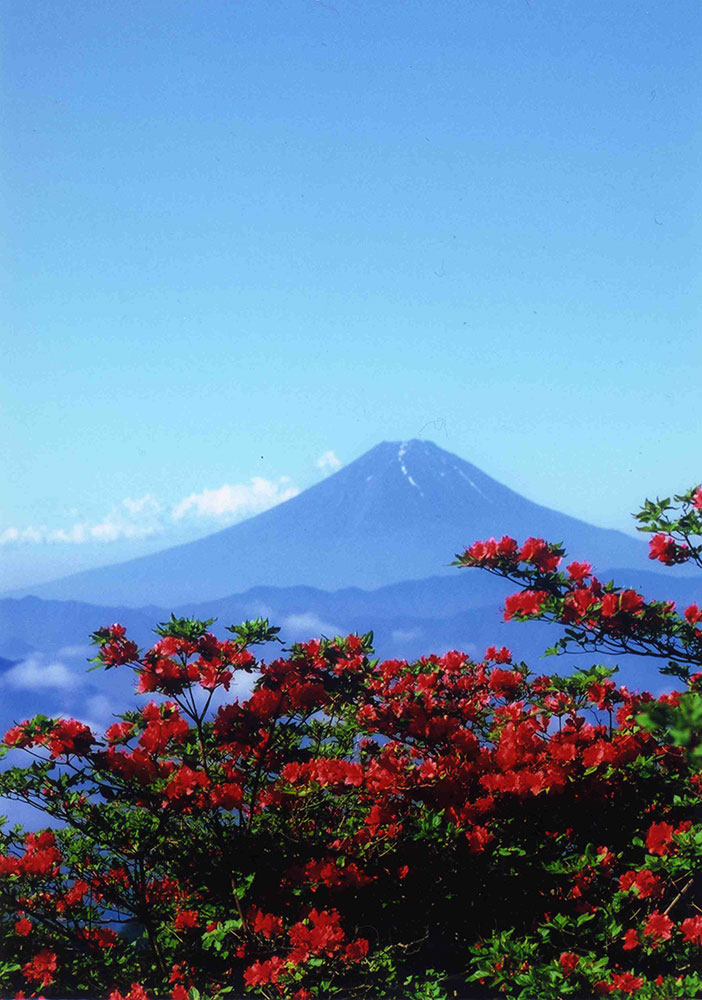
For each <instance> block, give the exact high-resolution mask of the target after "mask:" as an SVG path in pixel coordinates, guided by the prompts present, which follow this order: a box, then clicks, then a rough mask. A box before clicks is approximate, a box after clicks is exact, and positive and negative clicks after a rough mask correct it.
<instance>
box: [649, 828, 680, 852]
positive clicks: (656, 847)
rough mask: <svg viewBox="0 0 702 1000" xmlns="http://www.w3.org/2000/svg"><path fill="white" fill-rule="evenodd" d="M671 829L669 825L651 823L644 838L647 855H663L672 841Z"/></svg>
mask: <svg viewBox="0 0 702 1000" xmlns="http://www.w3.org/2000/svg"><path fill="white" fill-rule="evenodd" d="M673 832H674V831H673V827H672V826H671V825H670V823H653V824H652V825H651V827H650V829H649V831H648V834H647V836H646V847H647V849H648V853H649V854H658V855H664V854H667V853H668V847H669V845H670V842H671V840H672V839H673Z"/></svg>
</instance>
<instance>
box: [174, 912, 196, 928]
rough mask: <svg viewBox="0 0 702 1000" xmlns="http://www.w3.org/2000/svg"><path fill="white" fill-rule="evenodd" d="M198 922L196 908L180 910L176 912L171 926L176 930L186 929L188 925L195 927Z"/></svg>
mask: <svg viewBox="0 0 702 1000" xmlns="http://www.w3.org/2000/svg"><path fill="white" fill-rule="evenodd" d="M199 922H200V915H199V913H198V912H197V910H181V911H180V913H178V914H176V918H175V920H174V921H173V926H174V927H175V929H176V930H177V931H184V930H187V929H188V928H189V927H197V925H198V923H199Z"/></svg>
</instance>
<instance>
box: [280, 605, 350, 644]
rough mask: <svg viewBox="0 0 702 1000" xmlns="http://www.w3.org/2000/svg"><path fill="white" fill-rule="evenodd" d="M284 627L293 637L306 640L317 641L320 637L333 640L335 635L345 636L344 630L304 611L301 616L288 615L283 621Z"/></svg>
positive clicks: (314, 614) (312, 612)
mask: <svg viewBox="0 0 702 1000" xmlns="http://www.w3.org/2000/svg"><path fill="white" fill-rule="evenodd" d="M283 627H284V628H286V629H288V630H289V631H290V632H291V633H292V634H293V637H295V636H297V637H300V636H302V637H303V638H304V639H316V638H318V637H319V636H320V635H326V636H327V638H331V637H332V636H335V635H343V634H344V629H343V628H339V626H338V625H333V624H332V623H331V622H325V621H323V620H322V619H321V618H320V617H319V615H317V614H316V613H315V612H314V611H303V612H302V614H299V615H288V617H287V618H284V619H283Z"/></svg>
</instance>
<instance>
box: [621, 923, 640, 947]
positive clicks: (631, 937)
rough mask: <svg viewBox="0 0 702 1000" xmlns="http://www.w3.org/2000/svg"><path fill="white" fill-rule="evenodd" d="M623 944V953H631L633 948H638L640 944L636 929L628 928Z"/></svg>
mask: <svg viewBox="0 0 702 1000" xmlns="http://www.w3.org/2000/svg"><path fill="white" fill-rule="evenodd" d="M623 940H624V944H623V945H622V948H623V949H624V951H633V950H634V948H638V947H639V945H640V944H641V942H640V941H639V936H638V934H637V933H636V928H634V927H630V928H629V930H628V931H627V932H626V934H625V935H624V938H623Z"/></svg>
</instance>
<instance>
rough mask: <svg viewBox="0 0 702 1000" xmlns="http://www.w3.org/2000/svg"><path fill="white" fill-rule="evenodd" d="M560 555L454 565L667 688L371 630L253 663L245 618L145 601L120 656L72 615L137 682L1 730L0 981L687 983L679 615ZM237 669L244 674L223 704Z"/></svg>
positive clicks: (694, 986)
mask: <svg viewBox="0 0 702 1000" xmlns="http://www.w3.org/2000/svg"><path fill="white" fill-rule="evenodd" d="M698 495H699V496H700V497H702V494H700V491H697V493H695V492H694V491H691V492H690V494H689V496H688V495H684V497H683V499H682V500H680V498H676V499H678V500H680V502H681V503H683V504H687V507H688V509H687V510H684V511H683V515H684V516H687V515H688V514H689V515H690V516H691V517H692V518H696V517H698V516H699V515H697V514H696V513H695V511H697V510H698V509H699V507H700V505H698V504H697V501H696V499H695V498H696V497H697V496H698ZM669 509H670V508H669ZM690 510H692V513H690ZM658 516H659V517H660V516H662V512H659V515H658ZM646 524H647V527H650V526H653V527H656V518H655V517H654V516H653V515H651V519H650V521H648V522H646ZM694 528H702V524H698V523H697V522H696V521H695V522H694V523H691V522H689V519H688V522H686V529H687V538H688V540H687V541H685V540H684V539H683V540H682V542H680V543H679V544H681V545H682V544H685V545H687V551H688V552H690V553H691V555H690V556H689V557H686V558H697V557H698V555H699V553H698V551H696V550H695V548H694V546H693V545H692V544H691V540H690V539H691V535H692V534H693V531H692V529H694ZM668 532H669V536H670V537H673V538H674V534H673V532H674V526H673V527H672V528H670V529H668ZM661 533H662V532H659V531H656V535H655V537H654V539H653V542H654V543H655V544H654V547H653V549H652V552H653V553H659V552H660V553H664V554H666V560H667V561H670V560H672V557H673V554H674V553H677V551H678V550H677V549H676V550H672V549H666V548H665V547H664V546H661V544H660V542H659V541H656V538H657V536H658V535H659V534H661ZM701 533H702V532H701ZM666 537H668V535H666ZM676 544H678V542H676ZM563 555H564V553H563V550H562V549H561V548H560V547H559V546H555V545H550V544H547V543H546V542H544V541H542V540H540V539H529V540H527V541H526V542H525V543H523V544H521V545H519V544H518V543H517V542H516V541H515V540H513V539H510V538H503V539H502V540H501V541H500V542H496V541H494V540H492V539H491V540H490V541H488V542H479V543H475V544H474V545H472V546H471V547H470V548H469V549H468V550H467V551H466V552H465V553H464V554H463V555H462V556H460V557H458V563H459V564H460V565H462V566H477V567H482V568H485V569H488V570H490V571H492V572H496V573H499V574H501V575H503V576H506V577H508V578H509V579H512V580H514V581H515V582H516V583H517V584H518V585H519V587H520V588H521V589H520V591H519V593H518V594H516V595H515V596H514V597H512V598H508V600H507V602H506V605H505V616H506V617H514V618H517V619H525V618H533V617H540V618H544V619H546V620H553V621H556V622H559V623H561V624H563V625H565V626H566V629H567V631H566V637H565V639H564V640H563V642H562V643H559V644H557V646H558V648H559V649H560V648H561V647H562V648H568V644H571V645H572V644H576V645H578V646H580V647H581V648H583V647H584V648H588V649H600V648H602V649H607V650H610V651H611V650H613V649H614V650H619V651H621V652H630V651H636V652H644V653H649V654H650V655H654V656H660V657H664V658H665V659H667V660H668V661H669V662H672V663H673V665H674V666H669V667H668V669H669V670H670V671H673V670H674V672H675V673H676V675H677V676H678V677H680V678H685V680H686V684H687V688H686V691H684V692H681V691H679V692H674V693H672V694H668V695H663V696H661V697H659V698H657V699H654V698H653V697H652V696H651V695H650V694H647V693H645V692H640V693H637V692H632V691H628V690H627V689H626V688H624V687H622V686H621V685H617V684H616V683H615V681H614V680H612V677H613V675H614V671H613V670H610V669H606V668H604V667H602V666H597V665H596V666H592V667H590V668H589V669H585V670H579V671H577V672H576V673H574V674H573V675H572V676H568V677H562V676H559V675H557V674H551V675H539V676H535V675H534V674H532V673H531V672H530V671H529V669H528V667H527V666H526V664H524V663H520V662H516V661H515V660H514V659H513V657H512V655H511V653H510V652H509V650H507V649H505V648H501V649H497V648H495V647H491V648H490V649H488V650H487V651H486V652H485V655H484V656H483V657H482V658H481V659H477V660H476V659H471V658H469V657H467V656H466V655H465V654H464V653H461V652H458V651H451V652H448V653H446V654H444V655H442V656H427V657H422V658H421V659H419V660H418V661H416V662H407V661H403V660H386V661H383V662H379V661H378V660H377V659H375V658H373V655H372V652H373V651H372V634H371V633H368V634H367V635H363V636H358V635H350V636H346V637H337V638H334V639H320V640H312V641H310V642H306V643H301V644H296V645H293V646H292V647H291V648H290V649H289V650H288V651H287V653H286V655H281V656H280V657H279V658H276V659H273V660H272V661H269V662H263V661H261V660H259V659H256V658H255V656H254V654H253V652H252V649H253V648H254V647H255V646H256V645H257V644H259V643H262V642H271V641H273V640H275V639H276V638H277V636H276V633H277V631H278V630H277V629H274V628H271V627H270V626H269V624H268V622H267V621H263V620H257V621H254V622H248V623H245V624H244V625H240V626H236V627H232V629H231V630H230V632H231V636H232V637H231V638H230V639H228V640H224V641H223V640H220V639H217V638H216V637H215V636H214V635H213V634H212V633H211V632H210V631H209V627H210V626H211V625H212V621H197V620H195V619H176V618H173V617H172V618H171V621H169V622H167V623H162V624H161V625H160V626H159V627H158V628H157V629H156V632H157V641H156V643H155V645H153V646H152V648H151V649H149V650H147V651H145V652H140V651H139V650H138V649H137V647H136V645H135V644H134V643H133V642H132V641H131V640H129V639H128V638H127V636H126V635H125V630H124V629H123V628H122V627H121V626H120V625H117V624H115V625H111V626H108V627H105V628H101V629H99V630H98V631H97V632H95V633H94V635H93V640H94V642H95V643H96V645H97V656H96V658H95V665H96V666H102V667H104V668H106V669H108V670H112V669H119V670H125V669H131V670H132V671H133V672H134V674H135V678H136V682H137V692H138V693H139V694H140V695H142V696H144V700H145V702H146V703H145V704H143V705H142V706H141V707H140V708H136V709H134V710H132V711H129V712H126V713H125V714H124V715H123V716H122V717H121V720H120V721H118V722H116V723H115V724H114V725H112V726H111V727H110V728H109V729H108V730H107V732H106V733H105V735H104V737H101V736H99V735H98V734H95V733H92V732H91V731H90V729H89V728H88V727H87V726H85V725H83V724H82V723H80V722H78V721H76V720H66V719H58V720H57V719H49V718H46V717H43V716H37V717H36V718H34V719H32V720H27V721H25V722H22V723H20V724H18V725H16V726H14V727H13V728H12V729H11V730H10V731H9V732H8V733H7V734H6V735H5V737H4V749H5V751H7V750H14V751H22V752H23V755H24V760H22V761H21V762H20V763H18V764H17V765H16V766H14V767H11V768H9V769H8V770H6V771H5V772H4V773H2V775H0V792H1V793H2V794H4V795H5V796H7V797H8V798H10V799H16V800H19V801H23V802H29V803H32V804H34V805H36V806H38V807H39V808H40V809H42V810H44V811H45V812H46V813H47V814H48V815H50V816H51V817H53V818H54V819H55V820H57V821H60V825H59V826H58V827H57V828H55V829H47V830H44V831H41V832H38V833H25V832H24V831H22V830H21V829H12V830H5V831H4V832H3V833H2V834H1V835H0V904H1V905H0V935H1V937H0V941H1V942H2V951H0V954H2V956H3V957H2V959H0V982H1V983H2V986H3V988H4V989H5V990H6V991H10V990H12V991H17V995H18V996H21V995H24V994H30V995H32V996H36V995H37V994H38V992H39V991H42V994H43V995H45V996H49V995H51V991H53V995H55V996H60V995H63V996H65V995H67V994H72V995H78V994H85V995H89V996H96V997H107V996H109V997H110V1000H154V998H155V997H165V996H168V997H170V998H171V1000H198V997H203V996H205V995H206V996H207V997H225V996H227V995H228V994H232V993H233V994H234V995H239V994H241V993H243V992H246V991H248V992H249V993H251V995H252V996H260V997H265V998H278V997H281V998H294V1000H308V998H312V997H315V996H336V997H342V998H347V997H348V998H352V997H359V998H360V997H367V996H368V995H372V996H375V997H387V998H396V997H398V996H402V997H414V998H416V1000H420V998H425V1000H429V998H432V997H433V998H441V997H446V996H454V995H456V993H458V994H459V995H460V994H461V993H465V992H467V991H470V992H471V993H473V994H475V991H476V990H477V991H481V990H482V991H483V994H484V995H485V996H486V997H488V996H494V995H495V993H496V992H501V993H503V994H504V995H505V996H508V997H513V998H518V997H521V998H533V997H536V996H538V997H543V998H553V1000H556V998H560V997H567V996H573V997H584V996H592V995H597V996H605V995H609V996H612V997H614V998H621V997H627V996H631V995H635V996H637V997H645V998H654V997H655V998H681V997H695V996H702V977H701V976H700V974H699V970H700V967H701V966H702V909H701V906H702V886H701V885H700V879H699V874H698V872H699V868H700V859H701V858H702V823H701V822H700V818H701V817H700V797H701V795H702V773H700V771H699V769H698V768H697V767H696V764H697V763H698V762H699V759H700V750H699V748H700V739H699V728H696V722H695V718H696V717H695V714H694V713H695V711H696V709H695V705H697V704H698V701H697V699H699V692H700V691H701V690H702V684H701V683H700V681H701V680H702V674H700V672H699V671H697V672H695V671H696V668H697V666H698V665H699V666H702V631H701V630H700V629H699V628H698V623H697V620H696V619H695V614H694V613H692V612H690V609H687V610H686V611H685V612H684V613H683V615H678V613H677V612H676V611H675V608H674V607H673V606H672V604H670V603H668V604H661V603H657V602H646V601H645V600H644V599H643V598H642V597H641V596H640V595H638V594H636V593H635V592H634V591H632V590H621V589H618V588H616V587H615V586H614V585H613V584H601V583H600V582H599V581H597V580H596V578H595V577H594V576H593V574H592V570H591V567H589V566H588V565H587V564H584V563H571V564H570V565H568V566H567V568H566V572H565V573H563V572H561V571H560V570H559V567H560V565H561V561H562V558H563ZM656 557H657V558H658V556H656ZM673 561H679V559H678V557H677V556H676V559H675V560H673ZM693 607H694V606H693ZM688 612H690V613H689V614H688ZM701 618H702V614H701ZM693 619H695V620H693ZM241 672H243V673H249V674H254V673H255V674H256V678H255V681H254V684H253V691H252V693H251V695H250V696H249V697H247V698H245V699H243V700H241V699H237V698H229V697H228V696H227V695H226V692H228V691H229V689H230V686H231V684H232V681H233V680H234V678H235V676H236V675H237V673H241ZM671 713H673V714H672V715H671ZM681 713H683V714H681ZM684 713H687V714H684ZM671 720H672V722H673V723H674V725H673V727H672V728H671V726H670V725H669V722H671ZM685 720H687V722H686V721H685ZM688 723H689V724H688ZM686 726H687V728H686ZM27 757H30V758H31V761H30V762H27V760H26V758H27Z"/></svg>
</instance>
